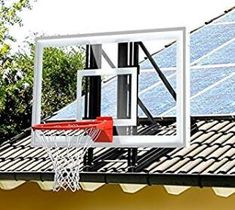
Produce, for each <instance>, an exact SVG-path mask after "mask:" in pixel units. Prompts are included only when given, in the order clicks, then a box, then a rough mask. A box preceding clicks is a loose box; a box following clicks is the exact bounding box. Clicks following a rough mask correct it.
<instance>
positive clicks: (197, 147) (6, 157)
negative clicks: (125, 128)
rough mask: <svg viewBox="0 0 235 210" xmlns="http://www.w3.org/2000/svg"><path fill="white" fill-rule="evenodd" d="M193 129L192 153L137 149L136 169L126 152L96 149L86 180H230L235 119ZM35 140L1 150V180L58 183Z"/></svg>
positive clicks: (233, 168)
mask: <svg viewBox="0 0 235 210" xmlns="http://www.w3.org/2000/svg"><path fill="white" fill-rule="evenodd" d="M171 126H173V125H172V124H171V125H168V126H162V132H163V133H165V134H166V133H167V132H171V133H169V135H172V134H173V133H172V131H170V129H169V128H170V127H171ZM194 127H196V131H194V134H193V135H192V137H191V145H190V146H189V147H188V148H181V149H164V148H154V149H153V148H138V152H137V164H136V166H135V167H134V168H133V166H132V168H130V167H128V149H127V148H113V149H112V148H111V149H108V148H96V149H95V150H94V159H93V165H92V166H91V167H89V168H86V169H83V172H82V176H81V180H83V181H91V182H104V183H105V182H112V183H120V182H121V183H142V184H155V183H156V184H157V183H160V184H181V185H200V184H201V183H199V181H198V180H197V181H196V180H195V183H193V182H194V181H193V179H194V178H195V177H203V176H206V177H208V176H209V177H217V178H219V177H222V178H224V177H225V176H230V178H231V176H233V175H234V173H235V144H234V143H235V119H233V118H232V117H224V118H223V117H219V118H217V119H216V118H214V119H213V118H211V119H210V118H208V119H206V118H205V119H197V120H196V124H195V125H194ZM30 140H31V139H30V137H25V138H19V139H12V140H9V141H7V142H5V143H3V144H2V145H1V146H0V179H8V180H9V179H14V180H15V179H20V180H22V179H23V180H30V179H32V180H53V168H52V163H51V161H50V159H49V157H48V156H47V154H46V153H45V151H44V149H42V148H33V147H31V145H30ZM130 169H131V170H130ZM131 171H132V172H131ZM179 177H181V178H184V179H182V180H181V179H180V178H179ZM185 177H188V178H190V177H191V178H192V179H191V178H190V179H188V178H185ZM234 179H235V176H234ZM212 180H213V179H212ZM226 180H227V183H226ZM226 180H225V179H223V183H217V185H219V186H227V185H228V186H231V184H232V183H229V182H230V181H231V180H230V179H226ZM201 181H202V180H201ZM148 182H150V183H148ZM215 184H216V183H215ZM206 185H207V186H208V185H210V184H208V183H207V184H206ZM232 185H234V186H235V182H233V184H232Z"/></svg>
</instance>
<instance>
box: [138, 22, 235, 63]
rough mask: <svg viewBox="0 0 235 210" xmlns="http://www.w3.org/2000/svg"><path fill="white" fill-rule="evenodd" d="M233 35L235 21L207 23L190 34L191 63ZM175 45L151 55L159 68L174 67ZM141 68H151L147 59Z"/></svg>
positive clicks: (234, 32) (234, 35)
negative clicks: (230, 22) (229, 22)
mask: <svg viewBox="0 0 235 210" xmlns="http://www.w3.org/2000/svg"><path fill="white" fill-rule="evenodd" d="M234 37H235V23H234V24H230V25H207V26H204V27H203V28H201V29H199V30H197V31H195V32H194V33H192V35H191V36H190V48H191V49H190V52H191V63H193V62H196V61H197V60H198V59H200V58H201V57H202V56H205V55H206V54H208V53H209V52H211V51H212V50H214V49H216V48H218V47H220V46H221V45H223V44H224V43H226V42H228V41H229V40H231V39H233V38H234ZM175 55H176V45H175V44H173V45H172V46H170V47H168V48H166V49H164V50H162V51H161V52H159V53H157V54H155V55H153V58H154V60H155V61H156V62H157V64H158V65H159V67H160V68H169V67H175V61H176V58H175ZM141 68H152V65H151V63H150V62H149V60H145V61H144V62H143V63H141Z"/></svg>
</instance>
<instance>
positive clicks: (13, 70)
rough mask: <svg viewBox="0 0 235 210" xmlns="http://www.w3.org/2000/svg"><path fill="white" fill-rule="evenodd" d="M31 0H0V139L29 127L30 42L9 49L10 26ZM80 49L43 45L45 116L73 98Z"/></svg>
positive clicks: (17, 22)
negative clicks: (45, 46)
mask: <svg viewBox="0 0 235 210" xmlns="http://www.w3.org/2000/svg"><path fill="white" fill-rule="evenodd" d="M30 1H31V0H14V1H13V3H11V2H12V1H9V0H0V140H1V141H3V140H5V139H8V138H10V137H12V136H14V135H16V134H18V133H19V132H21V131H22V129H25V128H27V127H30V125H31V112H32V89H33V87H32V86H33V65H34V64H33V60H34V45H33V44H32V42H27V43H26V45H25V46H24V48H26V50H27V52H26V51H23V49H19V50H18V52H17V53H14V54H12V53H11V43H12V42H14V41H15V38H14V37H13V36H12V35H11V34H10V28H11V27H12V26H15V25H18V26H21V25H22V20H21V18H20V16H19V14H20V12H21V11H22V10H23V9H25V8H28V9H30ZM83 55H84V53H83V50H82V49H79V48H73V49H72V48H70V49H69V50H68V49H67V50H63V49H52V48H47V49H45V52H44V61H43V65H44V66H43V67H44V70H43V71H44V75H43V76H44V82H43V97H42V105H43V109H42V111H43V115H44V116H49V115H51V114H52V113H53V112H55V111H57V110H59V109H60V108H62V107H63V106H65V105H67V104H68V102H71V101H72V100H73V99H75V92H76V72H77V70H78V69H81V68H83V64H84V56H83Z"/></svg>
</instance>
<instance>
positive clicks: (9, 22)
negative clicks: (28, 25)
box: [0, 0, 31, 57]
mask: <svg viewBox="0 0 235 210" xmlns="http://www.w3.org/2000/svg"><path fill="white" fill-rule="evenodd" d="M7 3H8V4H9V1H7V0H0V57H3V56H6V55H7V54H8V53H9V52H10V43H11V42H12V41H15V39H14V37H13V36H11V34H10V27H11V26H14V25H19V26H21V25H22V20H21V18H20V17H19V15H18V14H19V12H21V11H22V10H23V9H25V8H28V9H30V8H31V7H30V0H17V1H14V2H13V3H12V4H10V5H8V4H7Z"/></svg>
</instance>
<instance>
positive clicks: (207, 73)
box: [55, 10, 235, 119]
mask: <svg viewBox="0 0 235 210" xmlns="http://www.w3.org/2000/svg"><path fill="white" fill-rule="evenodd" d="M190 47H191V75H192V76H191V95H192V97H191V100H193V102H192V103H191V106H192V107H193V110H195V112H196V113H195V112H194V114H196V115H201V114H213V113H212V112H208V113H205V112H204V111H202V112H201V111H200V110H199V109H198V110H196V109H194V107H195V106H197V103H200V101H196V102H195V101H194V99H195V100H196V99H197V98H199V97H200V96H202V95H203V97H204V96H206V94H209V93H210V92H211V91H210V90H213V88H214V87H217V85H219V86H220V84H222V83H223V81H224V80H225V82H226V81H227V79H226V78H227V77H228V76H229V75H230V74H231V73H233V72H234V71H235V56H233V51H234V49H235V11H234V10H233V11H230V12H228V13H227V14H225V15H223V16H221V17H219V18H218V19H216V20H213V21H212V22H210V23H208V24H207V25H205V26H203V27H201V28H200V29H198V30H196V31H194V32H193V33H191V43H190ZM175 48H176V47H175V44H174V43H173V44H171V45H170V46H169V47H166V48H164V49H163V50H161V51H159V52H158V53H154V54H153V57H154V59H155V61H156V63H157V64H158V65H159V67H160V69H161V70H162V72H163V73H164V74H165V76H166V77H167V78H168V80H169V81H170V83H171V85H172V86H175V81H174V80H175V78H174V74H175V72H174V71H175ZM226 53H227V54H226ZM221 55H224V56H221ZM229 55H230V56H229ZM140 67H141V71H140V72H141V74H140V77H139V78H140V80H139V95H140V96H141V99H142V100H143V102H144V104H145V105H146V106H147V108H148V109H150V111H152V112H151V114H152V115H154V116H159V115H160V116H164V114H166V113H171V111H172V110H173V109H174V108H173V106H174V104H173V103H174V101H171V99H170V96H169V97H168V93H167V92H166V91H165V89H164V86H163V85H162V83H161V81H160V80H159V79H158V78H157V75H155V76H156V77H155V76H154V74H155V73H154V70H153V69H152V66H151V65H150V63H149V61H148V60H145V61H143V62H141V63H140ZM196 70H199V71H198V72H196ZM203 70H204V72H203ZM230 76H231V75H230ZM142 77H143V79H141V78H142ZM228 78H229V77H228ZM115 81H116V79H115V78H113V79H111V80H108V82H107V83H103V85H104V86H105V87H106V93H105V94H104V97H103V102H105V103H106V102H111V103H112V104H113V103H116V97H115V94H116V93H115V94H113V91H112V88H111V86H112V84H114V82H115ZM219 81H220V82H219ZM229 81H230V80H229ZM147 83H148V84H147ZM226 87H227V86H226ZM233 87H234V84H231V87H227V88H229V89H230V90H227V89H223V87H222V86H221V87H220V88H219V90H220V91H222V92H224V96H222V95H221V97H224V99H225V100H224V101H225V102H226V101H227V102H228V103H230V104H228V106H229V107H230V108H229V109H225V110H224V114H235V108H232V100H233V99H234V100H235V98H233V95H232V94H231V88H233ZM209 91H210V92H209ZM111 92H112V94H111ZM156 93H157V94H156ZM227 93H230V98H231V97H232V98H231V99H230V100H229V98H226V95H228V94H227ZM157 97H158V98H157ZM203 97H202V98H201V97H200V99H201V100H205V97H204V98H203ZM163 99H166V102H165V104H164V103H163V102H162V101H163ZM158 100H161V101H160V102H159V101H158ZM153 101H155V103H154V102H153ZM225 102H224V105H225ZM156 103H157V104H158V105H159V106H158V107H157V108H156V109H153V106H156ZM213 106H214V107H215V108H216V106H217V105H216V104H214V105H213ZM111 107H113V106H112V105H110V106H108V103H107V106H106V110H102V112H103V113H104V114H105V115H108V114H109V113H113V112H115V111H116V110H113V109H111ZM75 108H76V104H75V103H72V104H71V105H69V106H68V107H66V108H64V110H63V111H62V110H61V111H59V112H58V113H59V114H58V115H57V117H61V118H63V117H64V118H66V119H68V118H70V119H72V118H73V117H74V116H73V112H74V110H75ZM206 109H208V110H209V105H208V107H206V108H205V109H204V110H206ZM219 109H220V108H219V107H218V110H219ZM209 111H210V110H209ZM215 111H216V110H215ZM220 112H221V111H218V112H217V111H216V112H215V114H219V113H220ZM139 115H140V116H144V113H143V112H142V111H141V110H140V109H139ZM55 119H56V118H55ZM57 119H58V118H57Z"/></svg>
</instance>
